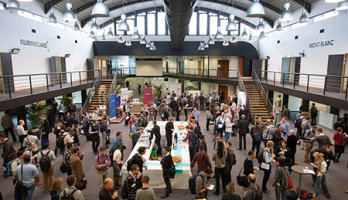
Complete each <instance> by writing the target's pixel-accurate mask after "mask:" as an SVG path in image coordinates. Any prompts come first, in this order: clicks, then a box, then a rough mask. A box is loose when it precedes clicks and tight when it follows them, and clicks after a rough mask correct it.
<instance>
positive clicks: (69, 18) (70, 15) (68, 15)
mask: <svg viewBox="0 0 348 200" xmlns="http://www.w3.org/2000/svg"><path fill="white" fill-rule="evenodd" d="M63 20H64V21H65V22H67V23H68V22H74V21H76V15H75V13H74V12H73V11H72V4H71V3H69V1H68V3H66V11H65V13H64V16H63Z"/></svg>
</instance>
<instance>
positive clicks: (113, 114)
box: [110, 94, 116, 119]
mask: <svg viewBox="0 0 348 200" xmlns="http://www.w3.org/2000/svg"><path fill="white" fill-rule="evenodd" d="M113 118H116V96H115V94H112V95H110V119H113Z"/></svg>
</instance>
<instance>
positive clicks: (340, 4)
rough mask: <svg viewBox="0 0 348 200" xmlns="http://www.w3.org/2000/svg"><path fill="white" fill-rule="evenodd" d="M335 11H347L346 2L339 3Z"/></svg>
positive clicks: (347, 5)
mask: <svg viewBox="0 0 348 200" xmlns="http://www.w3.org/2000/svg"><path fill="white" fill-rule="evenodd" d="M336 10H348V0H346V1H343V2H340V3H339V4H338V7H337V8H336Z"/></svg>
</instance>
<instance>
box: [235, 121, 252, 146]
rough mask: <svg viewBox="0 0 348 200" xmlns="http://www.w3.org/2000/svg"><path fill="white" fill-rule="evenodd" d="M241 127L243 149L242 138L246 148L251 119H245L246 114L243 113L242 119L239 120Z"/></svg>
mask: <svg viewBox="0 0 348 200" xmlns="http://www.w3.org/2000/svg"><path fill="white" fill-rule="evenodd" d="M238 128H239V148H238V149H237V150H242V140H243V142H244V150H246V134H247V133H249V121H248V120H246V119H245V115H242V117H241V120H240V121H239V122H238Z"/></svg>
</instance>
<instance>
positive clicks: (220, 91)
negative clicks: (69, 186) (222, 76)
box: [219, 85, 228, 101]
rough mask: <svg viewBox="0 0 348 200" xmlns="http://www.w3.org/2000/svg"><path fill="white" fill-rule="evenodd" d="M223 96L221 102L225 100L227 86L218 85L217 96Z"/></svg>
mask: <svg viewBox="0 0 348 200" xmlns="http://www.w3.org/2000/svg"><path fill="white" fill-rule="evenodd" d="M221 94H223V97H224V98H223V101H225V100H226V97H227V95H228V86H227V85H219V95H221Z"/></svg>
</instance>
